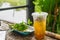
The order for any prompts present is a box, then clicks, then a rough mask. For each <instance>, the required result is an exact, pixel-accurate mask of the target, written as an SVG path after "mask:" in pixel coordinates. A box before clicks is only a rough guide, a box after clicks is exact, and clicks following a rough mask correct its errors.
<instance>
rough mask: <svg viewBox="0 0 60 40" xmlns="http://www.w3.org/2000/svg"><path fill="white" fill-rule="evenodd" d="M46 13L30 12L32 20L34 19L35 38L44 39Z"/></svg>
mask: <svg viewBox="0 0 60 40" xmlns="http://www.w3.org/2000/svg"><path fill="white" fill-rule="evenodd" d="M47 15H48V13H46V12H41V13H40V14H39V13H32V16H33V21H34V24H33V26H34V34H35V38H36V39H37V40H42V39H44V36H45V31H46V18H47Z"/></svg>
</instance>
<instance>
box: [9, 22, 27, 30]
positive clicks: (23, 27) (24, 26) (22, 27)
mask: <svg viewBox="0 0 60 40" xmlns="http://www.w3.org/2000/svg"><path fill="white" fill-rule="evenodd" d="M9 26H10V27H11V28H12V29H14V30H18V31H24V30H26V29H27V28H28V25H27V24H26V23H25V22H21V23H19V24H17V23H16V24H9Z"/></svg>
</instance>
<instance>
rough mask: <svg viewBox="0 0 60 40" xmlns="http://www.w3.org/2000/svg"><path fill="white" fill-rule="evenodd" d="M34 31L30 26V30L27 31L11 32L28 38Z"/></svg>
mask: <svg viewBox="0 0 60 40" xmlns="http://www.w3.org/2000/svg"><path fill="white" fill-rule="evenodd" d="M33 31H34V28H33V27H32V26H28V29H26V30H25V31H23V32H22V31H18V30H14V29H13V30H11V32H14V33H17V34H20V35H22V36H27V35H29V34H31V33H32V32H33Z"/></svg>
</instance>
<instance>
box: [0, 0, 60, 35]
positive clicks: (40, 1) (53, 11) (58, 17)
mask: <svg viewBox="0 0 60 40" xmlns="http://www.w3.org/2000/svg"><path fill="white" fill-rule="evenodd" d="M33 3H34V4H35V6H34V7H35V9H34V10H35V12H36V11H43V12H47V13H48V18H47V30H48V31H51V32H55V33H58V34H60V0H34V1H33ZM6 4H7V5H9V6H7V7H15V6H23V5H26V4H27V0H0V8H4V7H6ZM13 10H14V9H13ZM20 10H25V11H26V8H18V9H15V11H17V12H19V11H20ZM17 14H18V13H17ZM17 14H16V15H17ZM18 15H19V14H18ZM20 15H25V16H23V17H25V19H26V15H27V14H26V13H25V14H22V13H20ZM21 18H22V17H21ZM23 20H24V18H23Z"/></svg>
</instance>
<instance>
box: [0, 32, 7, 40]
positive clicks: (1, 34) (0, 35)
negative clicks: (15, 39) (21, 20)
mask: <svg viewBox="0 0 60 40" xmlns="http://www.w3.org/2000/svg"><path fill="white" fill-rule="evenodd" d="M5 37H6V31H0V40H5Z"/></svg>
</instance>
